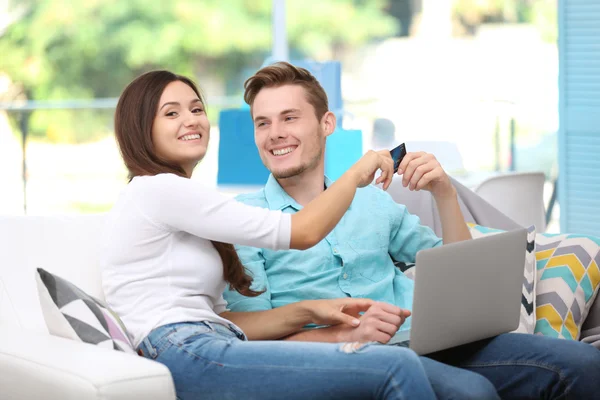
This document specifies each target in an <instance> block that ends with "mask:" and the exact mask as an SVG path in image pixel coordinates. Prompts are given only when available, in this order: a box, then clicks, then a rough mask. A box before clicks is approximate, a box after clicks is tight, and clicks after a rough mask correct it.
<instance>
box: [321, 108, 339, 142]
mask: <svg viewBox="0 0 600 400" xmlns="http://www.w3.org/2000/svg"><path fill="white" fill-rule="evenodd" d="M336 125H337V119H336V118H335V114H334V113H332V112H331V111H327V112H326V113H325V114H323V118H321V128H322V129H323V132H325V136H329V135H331V134H332V133H333V131H335V127H336Z"/></svg>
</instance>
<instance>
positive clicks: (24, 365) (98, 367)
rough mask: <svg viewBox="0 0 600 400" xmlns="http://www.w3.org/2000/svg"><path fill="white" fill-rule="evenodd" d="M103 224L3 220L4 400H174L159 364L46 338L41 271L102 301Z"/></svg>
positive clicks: (0, 332)
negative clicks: (100, 256)
mask: <svg viewBox="0 0 600 400" xmlns="http://www.w3.org/2000/svg"><path fill="white" fill-rule="evenodd" d="M102 221H103V217H102V216H101V215H94V216H64V217H0V399H2V400H34V399H35V400H39V399H48V400H52V399H57V400H59V399H60V400H70V399H73V400H82V399H86V400H87V399H102V400H121V399H130V400H137V399H144V400H172V399H175V398H176V397H175V389H174V386H173V380H172V378H171V374H170V373H169V370H168V369H167V368H166V367H165V366H164V365H162V364H159V363H157V362H154V361H151V360H148V359H145V358H142V357H138V356H135V355H131V354H127V353H124V352H120V351H114V350H106V349H103V348H99V347H97V346H94V345H90V344H86V343H81V342H76V341H74V340H71V339H64V338H61V337H56V336H51V335H50V334H49V333H48V329H47V327H46V323H45V322H44V317H43V315H42V311H41V306H40V302H39V297H38V291H37V286H36V281H35V274H36V268H44V269H45V270H47V271H49V272H51V273H55V274H57V275H59V276H61V277H64V278H66V279H67V280H69V281H70V282H72V283H74V284H75V285H77V286H79V287H80V288H81V289H82V290H84V291H85V292H86V293H88V294H90V295H92V296H95V297H97V298H100V299H102V298H103V295H102V289H101V284H100V270H99V267H98V262H97V260H98V251H99V249H98V245H97V244H98V239H99V236H100V232H101V227H102Z"/></svg>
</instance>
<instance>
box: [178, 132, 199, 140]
mask: <svg viewBox="0 0 600 400" xmlns="http://www.w3.org/2000/svg"><path fill="white" fill-rule="evenodd" d="M179 139H180V140H194V139H200V135H199V134H198V133H195V134H193V135H185V136H182V137H181V138H179Z"/></svg>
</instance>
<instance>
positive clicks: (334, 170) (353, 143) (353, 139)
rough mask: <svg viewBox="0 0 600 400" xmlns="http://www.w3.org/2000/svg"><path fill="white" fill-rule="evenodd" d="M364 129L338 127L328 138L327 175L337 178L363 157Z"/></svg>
mask: <svg viewBox="0 0 600 400" xmlns="http://www.w3.org/2000/svg"><path fill="white" fill-rule="evenodd" d="M362 154H363V150H362V131H360V130H345V129H340V128H337V129H336V130H335V131H334V132H333V133H332V134H331V135H329V137H328V138H327V145H326V147H325V175H327V177H328V178H329V179H332V180H336V179H338V178H339V177H340V176H342V174H343V173H344V172H346V171H347V170H348V168H350V167H351V166H352V164H354V163H355V162H356V161H358V160H359V159H360V157H362Z"/></svg>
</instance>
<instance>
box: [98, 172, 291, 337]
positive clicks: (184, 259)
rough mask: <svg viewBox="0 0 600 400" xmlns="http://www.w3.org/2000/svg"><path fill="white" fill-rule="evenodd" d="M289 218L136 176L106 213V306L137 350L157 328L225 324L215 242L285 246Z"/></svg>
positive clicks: (165, 179)
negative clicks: (190, 322)
mask: <svg viewBox="0 0 600 400" xmlns="http://www.w3.org/2000/svg"><path fill="white" fill-rule="evenodd" d="M290 238H291V216H290V214H284V213H282V212H281V211H271V210H267V209H263V208H259V207H252V206H248V205H245V204H242V203H240V202H238V201H236V200H235V199H233V198H231V197H228V196H226V195H223V194H220V193H219V192H217V191H215V190H211V189H207V188H205V187H203V186H202V185H200V184H199V183H198V182H196V181H193V180H190V179H187V178H182V177H179V176H177V175H174V174H160V175H155V176H140V177H135V178H134V179H133V180H132V181H131V182H130V183H129V184H128V185H127V187H126V188H125V189H124V190H123V192H122V193H121V195H120V197H119V198H118V200H117V202H116V203H115V205H114V207H113V209H112V211H111V212H110V213H109V215H108V219H107V226H106V231H105V234H104V243H103V252H102V254H101V259H102V260H101V266H102V284H103V289H104V294H105V297H106V300H107V303H108V305H109V306H110V307H111V308H112V309H113V310H114V311H115V312H116V313H117V314H118V315H119V317H121V319H122V321H123V323H124V324H125V326H126V328H127V330H128V332H129V334H130V339H131V340H132V342H133V344H134V345H135V346H136V348H137V346H138V345H139V344H140V342H141V341H142V340H143V339H144V338H145V337H146V336H147V335H148V334H149V333H150V331H151V330H152V329H154V328H156V327H159V326H161V325H165V324H168V323H175V322H186V321H203V320H208V321H212V322H221V323H226V324H227V323H230V322H229V321H227V320H225V319H223V318H221V317H219V315H218V314H220V313H222V312H223V311H226V302H225V300H224V299H223V291H224V289H225V287H226V283H225V280H224V279H223V263H222V262H221V258H220V256H219V253H217V251H216V249H215V248H214V246H213V245H212V243H211V242H210V240H216V241H220V242H226V243H236V244H242V245H248V246H255V247H268V248H271V249H289V246H290Z"/></svg>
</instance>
